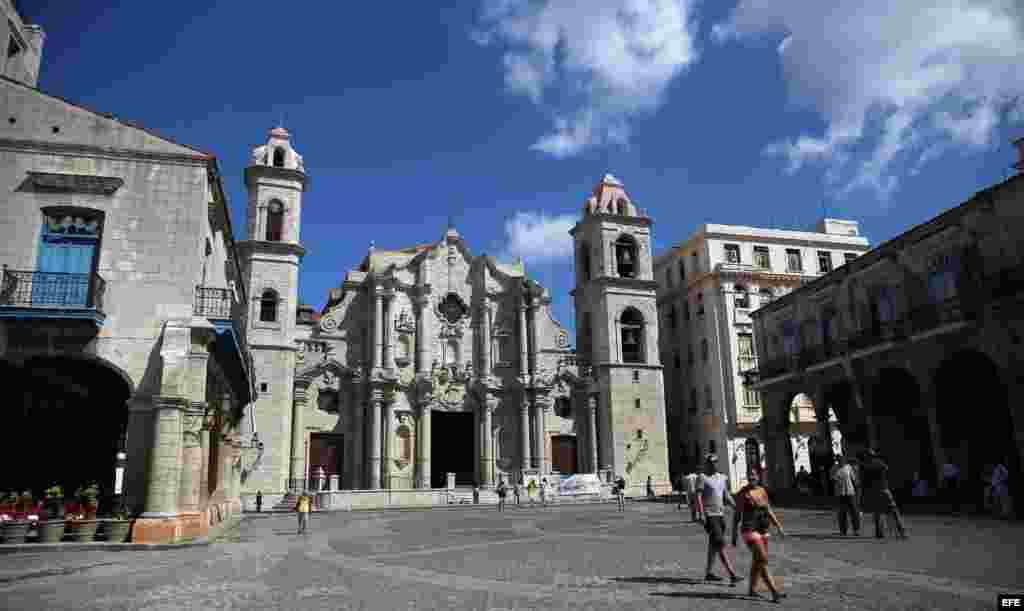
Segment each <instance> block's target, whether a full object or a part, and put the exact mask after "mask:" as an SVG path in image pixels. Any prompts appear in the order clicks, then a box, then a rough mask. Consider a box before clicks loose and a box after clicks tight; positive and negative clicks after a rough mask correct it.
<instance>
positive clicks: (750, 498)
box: [732, 474, 786, 603]
mask: <svg viewBox="0 0 1024 611" xmlns="http://www.w3.org/2000/svg"><path fill="white" fill-rule="evenodd" d="M750 478H751V479H750V483H749V484H747V485H746V486H744V487H743V488H741V489H740V491H739V492H738V493H736V511H734V512H733V523H732V545H733V547H736V536H737V535H738V534H739V532H740V531H742V533H743V541H744V543H746V544H747V547H748V548H749V549H750V553H751V554H752V555H753V563H752V564H751V565H750V591H749V595H750V596H753V597H757V598H760V596H759V595H758V594H757V591H756V590H757V582H758V579H763V580H764V582H765V584H766V585H767V586H768V589H769V590H771V593H772V602H776V603H777V602H779V601H780V600H781V599H783V598H785V596H786V595H785V594H783V593H782V592H780V591H779V589H778V587H776V585H775V580H774V579H773V578H772V576H771V573H769V572H768V530H769V528H770V527H772V526H774V527H775V528H777V529H778V531H779V536H781V537H785V536H786V533H785V531H783V530H782V524H780V523H779V520H778V518H776V517H775V512H773V511H772V507H771V504H769V502H768V491H766V490H765V489H764V488H763V487H762V486H761V484H760V482H759V481H758V478H757V475H756V474H752V475H751V476H750Z"/></svg>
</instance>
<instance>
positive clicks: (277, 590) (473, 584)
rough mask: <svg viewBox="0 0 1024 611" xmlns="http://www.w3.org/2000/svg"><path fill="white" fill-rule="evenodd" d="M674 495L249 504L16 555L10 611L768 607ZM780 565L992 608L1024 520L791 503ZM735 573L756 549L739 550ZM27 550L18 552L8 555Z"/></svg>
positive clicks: (822, 593) (820, 582)
mask: <svg viewBox="0 0 1024 611" xmlns="http://www.w3.org/2000/svg"><path fill="white" fill-rule="evenodd" d="M688 519H689V512H688V511H683V512H679V511H677V510H676V509H675V506H674V505H672V504H661V503H629V504H627V508H626V511H625V512H624V513H619V512H617V511H616V509H615V506H614V504H600V505H581V506H561V507H559V506H553V507H546V508H539V507H518V508H517V507H510V508H509V509H508V511H506V512H505V513H498V512H497V511H495V510H494V508H493V507H488V508H459V509H450V510H434V511H394V512H351V513H349V512H345V513H329V514H328V513H323V514H316V515H314V516H313V518H312V521H311V528H312V533H311V534H309V535H307V536H297V535H296V534H295V519H294V516H292V515H287V514H267V515H260V516H253V515H251V514H250V515H247V517H245V518H244V519H243V521H242V522H241V524H240V526H239V527H238V529H237V530H235V531H234V532H232V533H230V534H228V535H226V536H225V537H224V538H222V539H221V540H219V541H216V542H214V543H212V544H211V545H209V546H194V547H186V548H182V549H180V550H173V551H162V552H160V553H151V552H104V551H86V552H65V553H61V554H56V553H37V554H31V555H19V556H7V558H6V560H8V561H7V562H4V563H3V568H2V569H0V601H3V602H2V604H0V607H3V608H5V609H147V610H151V611H156V610H164V609H168V610H169V609H234V608H246V609H375V610H376V609H480V610H492V611H498V610H512V609H515V610H525V609H707V610H712V609H756V608H761V607H763V606H765V605H770V602H768V601H767V599H762V600H760V601H757V600H753V599H750V598H748V597H747V596H746V592H747V587H746V586H747V584H746V583H741V584H739V585H738V586H737V587H736V588H730V587H728V586H719V585H712V584H705V583H703V582H702V581H701V578H702V576H703V569H704V554H705V537H704V534H703V530H702V529H701V527H700V526H699V525H698V524H692V523H689V522H688ZM780 519H781V520H782V521H783V522H784V524H785V526H786V529H787V531H788V534H789V537H787V538H786V539H785V540H780V539H778V538H776V539H773V540H772V542H771V545H770V552H769V553H770V558H771V565H772V569H773V571H774V573H775V574H776V575H777V576H778V577H779V578H781V581H782V583H783V587H784V589H785V591H787V592H788V594H789V597H788V598H787V599H786V600H785V601H784V605H783V606H785V607H786V608H794V609H826V608H827V609H991V608H993V607H994V605H995V601H996V595H997V594H999V593H1007V592H1009V591H1012V590H1013V586H1014V585H1015V584H1016V585H1017V586H1019V585H1020V584H1022V583H1024V569H1022V566H1021V564H1020V562H1019V560H1018V552H1019V549H1020V545H1021V544H1022V543H1024V527H1022V526H1021V525H1019V524H1017V523H1007V522H996V521H990V520H986V519H976V520H975V519H966V518H942V517H935V516H909V517H908V518H907V521H908V525H909V529H910V535H911V537H910V539H909V540H907V541H900V540H895V539H886V540H876V539H874V538H870V537H861V538H858V539H853V538H840V537H839V536H838V535H837V534H836V532H835V531H836V527H835V518H834V514H832V513H830V512H822V511H810V510H796V509H791V510H786V509H783V510H780ZM730 553H731V554H734V557H735V558H736V562H737V571H738V572H740V573H741V574H744V573H746V571H747V569H748V568H749V565H750V554H749V553H748V552H747V550H746V549H743V548H742V546H741V547H740V548H735V549H732V548H730ZM15 559H16V560H17V562H13V560H15Z"/></svg>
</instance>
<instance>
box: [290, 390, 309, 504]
mask: <svg viewBox="0 0 1024 611" xmlns="http://www.w3.org/2000/svg"><path fill="white" fill-rule="evenodd" d="M305 410H306V388H305V387H301V386H296V387H295V390H294V391H293V394H292V456H291V463H290V465H291V467H290V468H289V470H288V478H289V479H291V480H292V481H293V482H294V481H295V480H302V481H303V482H305V481H306V479H307V478H306V423H305ZM292 485H293V486H294V485H296V484H294V483H293V484H292ZM305 487H306V484H305V483H303V485H302V488H303V489H304V488H305Z"/></svg>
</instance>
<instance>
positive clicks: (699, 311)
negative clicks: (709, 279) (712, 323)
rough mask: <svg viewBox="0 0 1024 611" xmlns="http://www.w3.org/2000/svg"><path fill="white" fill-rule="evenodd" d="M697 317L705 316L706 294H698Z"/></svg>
mask: <svg viewBox="0 0 1024 611" xmlns="http://www.w3.org/2000/svg"><path fill="white" fill-rule="evenodd" d="M697 316H704V293H697Z"/></svg>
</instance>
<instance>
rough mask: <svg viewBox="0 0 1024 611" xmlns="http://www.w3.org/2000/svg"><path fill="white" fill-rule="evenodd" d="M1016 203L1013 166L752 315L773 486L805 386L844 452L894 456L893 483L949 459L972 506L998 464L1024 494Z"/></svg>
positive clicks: (785, 469) (933, 473)
mask: <svg viewBox="0 0 1024 611" xmlns="http://www.w3.org/2000/svg"><path fill="white" fill-rule="evenodd" d="M1018 146H1019V147H1021V148H1022V149H1024V142H1018ZM1022 157H1024V150H1022ZM1018 167H1020V166H1019V165H1018ZM1022 206H1024V176H1021V175H1017V176H1014V177H1012V178H1010V179H1008V180H1006V181H1005V182H1002V183H1000V184H997V185H995V186H993V187H990V188H988V189H985V190H984V191H980V192H978V193H977V194H975V195H974V196H973V197H971V198H970V199H969V200H967V201H966V202H964V203H963V204H960V205H959V206H957V207H955V208H952V209H950V210H948V211H947V212H945V213H943V214H941V215H939V216H937V217H935V218H934V219H932V220H930V221H928V222H926V223H924V224H922V225H918V226H916V227H913V228H912V229H910V230H909V231H907V232H905V233H903V234H901V235H899V236H897V237H895V238H893V239H892V240H890V241H888V242H885V243H883V244H882V245H880V246H879V247H877V248H875V249H874V250H872V251H870V252H868V253H866V254H865V255H863V256H861V257H859V258H857V259H855V260H853V261H851V262H850V263H848V264H847V265H845V266H843V267H841V268H839V269H836V270H835V271H833V272H831V273H829V274H825V275H824V276H822V277H820V278H818V279H816V280H814V281H812V282H809V283H807V284H805V285H804V286H802V287H800V288H799V289H797V290H795V291H794V292H792V293H790V294H789V295H787V296H785V297H783V298H781V299H778V300H776V301H774V302H772V303H771V304H768V305H766V306H763V307H761V308H760V309H758V310H757V311H756V312H754V313H753V318H754V324H755V327H756V328H757V333H756V334H755V335H756V337H757V341H758V352H759V354H760V355H761V357H762V358H761V361H760V363H759V364H758V367H757V368H756V370H754V371H750V372H748V373H749V381H750V383H751V386H750V387H751V388H752V389H755V390H758V391H760V393H761V396H762V403H763V405H764V427H763V430H764V433H765V437H766V440H767V448H766V449H767V458H768V471H769V477H770V478H771V483H772V484H773V485H775V486H778V487H787V486H789V485H790V484H791V482H792V478H793V470H794V468H793V460H792V452H791V451H790V449H789V445H788V443H786V442H785V439H786V438H787V437H788V434H789V427H790V419H789V413H790V411H789V405H790V402H791V401H792V398H793V396H795V395H796V394H798V393H804V394H807V395H809V396H811V397H812V398H813V399H814V405H815V407H816V408H817V416H818V423H819V427H821V428H822V429H824V427H825V415H826V409H827V410H831V411H832V412H834V413H835V414H836V415H837V416H838V419H839V427H840V430H841V431H842V434H843V437H844V439H845V440H846V442H847V445H848V446H849V447H848V451H851V450H852V451H856V450H858V449H862V448H864V447H865V446H867V445H871V446H874V447H877V448H879V449H880V450H881V452H882V453H883V454H884V455H885V456H887V457H888V459H889V464H890V478H891V480H890V481H891V484H892V485H893V487H894V489H896V490H897V491H899V490H900V489H902V488H903V487H905V486H906V485H907V484H908V482H910V480H911V478H912V477H913V475H914V473H915V472H917V473H920V474H921V475H922V477H924V478H926V479H930V480H931V481H932V483H933V484H934V483H935V482H936V481H937V480H938V479H939V470H940V469H941V466H942V464H943V463H944V462H946V461H947V460H948V461H952V462H954V463H956V464H958V465H959V466H960V468H961V471H962V473H963V475H964V477H965V478H966V480H967V482H968V483H969V497H968V498H969V499H970V500H978V501H980V499H981V498H982V490H981V485H982V484H981V482H982V477H983V475H984V473H985V471H986V470H987V469H990V465H991V464H992V463H994V462H996V461H1001V462H1004V464H1006V465H1007V467H1009V469H1010V472H1011V475H1010V482H1011V486H1015V487H1017V492H1018V494H1015V497H1016V498H1021V497H1020V495H1019V492H1020V488H1019V486H1020V484H1019V482H1020V481H1021V470H1020V465H1021V458H1022V457H1021V450H1022V449H1024V412H1022V410H1021V408H1020V406H1021V405H1022V404H1024V379H1022V376H1021V372H1022V371H1024V346H1022V341H1021V337H1022V336H1024V326H1022V325H1024V315H1022V312H1024V310H1022V306H1024V283H1022V279H1024V277H1022V270H1024V265H1022V264H1024V238H1022V236H1024V215H1022V209H1024V208H1022ZM1014 482H1016V483H1014Z"/></svg>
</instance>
